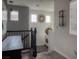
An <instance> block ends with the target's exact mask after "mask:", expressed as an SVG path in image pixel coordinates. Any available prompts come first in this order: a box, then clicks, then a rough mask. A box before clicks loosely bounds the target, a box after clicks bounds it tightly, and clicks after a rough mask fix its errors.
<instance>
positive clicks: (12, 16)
mask: <svg viewBox="0 0 79 59" xmlns="http://www.w3.org/2000/svg"><path fill="white" fill-rule="evenodd" d="M10 20H11V21H18V20H19V12H18V11H11V12H10Z"/></svg>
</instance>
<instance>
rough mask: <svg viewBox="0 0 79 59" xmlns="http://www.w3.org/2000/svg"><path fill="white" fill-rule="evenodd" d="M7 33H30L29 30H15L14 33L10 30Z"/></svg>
mask: <svg viewBox="0 0 79 59" xmlns="http://www.w3.org/2000/svg"><path fill="white" fill-rule="evenodd" d="M7 32H31V30H16V31H13V30H10V31H7Z"/></svg>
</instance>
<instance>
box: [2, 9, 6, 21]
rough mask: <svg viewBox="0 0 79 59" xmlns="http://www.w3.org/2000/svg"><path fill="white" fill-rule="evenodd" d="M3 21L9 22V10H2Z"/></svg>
mask: <svg viewBox="0 0 79 59" xmlns="http://www.w3.org/2000/svg"><path fill="white" fill-rule="evenodd" d="M2 20H7V10H2Z"/></svg>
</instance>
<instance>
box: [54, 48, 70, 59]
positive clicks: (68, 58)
mask: <svg viewBox="0 0 79 59" xmlns="http://www.w3.org/2000/svg"><path fill="white" fill-rule="evenodd" d="M55 51H56V52H58V53H59V54H61V55H62V56H64V57H66V58H67V59H71V58H70V57H68V56H67V55H65V54H64V53H62V52H60V51H58V50H57V49H55Z"/></svg>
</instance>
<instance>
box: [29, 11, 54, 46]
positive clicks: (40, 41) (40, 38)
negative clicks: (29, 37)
mask: <svg viewBox="0 0 79 59" xmlns="http://www.w3.org/2000/svg"><path fill="white" fill-rule="evenodd" d="M31 14H37V15H40V14H43V15H50V16H51V23H48V24H47V23H45V22H44V23H40V22H38V21H37V23H31V19H30V20H29V26H30V28H31V27H32V28H34V27H36V28H37V45H44V44H45V29H46V28H47V27H51V28H53V25H54V24H53V23H54V15H53V14H54V13H53V12H46V11H40V10H30V16H31ZM30 18H31V17H30Z"/></svg>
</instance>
